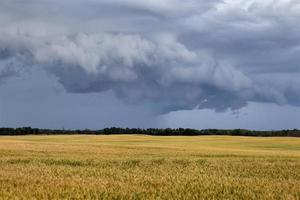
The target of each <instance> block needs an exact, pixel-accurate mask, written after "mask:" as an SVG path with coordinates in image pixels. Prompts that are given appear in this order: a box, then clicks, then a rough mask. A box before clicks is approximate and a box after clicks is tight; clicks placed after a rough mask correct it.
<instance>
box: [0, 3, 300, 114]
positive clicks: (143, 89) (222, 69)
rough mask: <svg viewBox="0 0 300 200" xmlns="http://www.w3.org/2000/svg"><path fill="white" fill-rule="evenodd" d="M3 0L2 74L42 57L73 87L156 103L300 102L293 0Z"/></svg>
mask: <svg viewBox="0 0 300 200" xmlns="http://www.w3.org/2000/svg"><path fill="white" fill-rule="evenodd" d="M0 5H1V6H0V7H1V8H0V11H1V12H0V13H2V14H0V16H1V15H2V16H1V18H0V25H1V27H2V28H1V29H0V60H1V63H0V81H1V80H5V79H7V78H8V77H10V76H13V75H15V74H17V73H24V72H23V71H24V69H25V70H30V68H31V66H38V67H41V68H43V69H45V70H46V71H48V72H49V73H50V74H54V75H55V76H56V77H57V80H58V81H59V82H60V83H61V84H62V85H63V86H64V88H65V89H66V90H67V91H68V92H72V93H91V92H103V91H108V90H111V91H113V92H114V93H115V95H116V96H117V97H119V98H120V99H122V100H124V101H126V102H128V103H145V104H146V105H148V106H151V107H153V108H156V109H157V111H158V112H170V111H174V110H183V109H195V108H199V109H202V108H210V109H214V110H217V111H223V110H226V109H233V110H234V109H239V108H241V107H243V106H245V105H247V102H248V101H256V102H275V103H278V104H291V105H300V66H299V65H300V58H299V56H298V55H299V53H300V28H298V26H297V25H296V24H297V22H298V20H299V19H300V14H299V13H300V4H299V3H297V1H292V0H290V1H288V0H281V1H279V0H278V1H264V2H261V1H258V0H252V1H244V0H231V1H210V2H206V1H194V0H187V1H184V2H180V1H177V0H163V1H147V0H145V1H135V0H126V1H118V0H113V1H101V2H99V1H93V0H87V1H81V0H76V1H64V2H59V1H47V0H45V1H35V0H29V1H28V4H27V6H25V8H23V9H22V8H21V7H20V5H19V4H18V3H11V1H5V0H4V1H3V2H1V3H0ZM30 5H35V7H34V8H32V7H30ZM46 7H48V10H49V12H47V13H45V14H44V13H42V12H39V10H41V9H43V8H46ZM35 9H36V10H35ZM29 11H30V12H29Z"/></svg>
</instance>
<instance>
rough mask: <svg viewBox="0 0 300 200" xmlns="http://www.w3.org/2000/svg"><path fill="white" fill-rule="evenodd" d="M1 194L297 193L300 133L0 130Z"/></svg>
mask: <svg viewBox="0 0 300 200" xmlns="http://www.w3.org/2000/svg"><path fill="white" fill-rule="evenodd" d="M0 198H1V199H300V138H290V137H283V138H281V137H272V138H266V137H239V136H145V135H110V136H95V135H52V136H1V137H0Z"/></svg>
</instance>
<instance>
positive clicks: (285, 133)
mask: <svg viewBox="0 0 300 200" xmlns="http://www.w3.org/2000/svg"><path fill="white" fill-rule="evenodd" d="M78 134H84V135H115V134H142V135H155V136H201V135H232V136H261V137H276V136H277V137H300V130H298V129H293V130H274V131H273V130H272V131H255V130H246V129H230V130H229V129H202V130H197V129H190V128H164V129H161V128H148V129H142V128H119V127H111V128H104V129H101V130H89V129H85V130H64V129H57V130H55V129H38V128H31V127H22V128H0V136H1V135H6V136H9V135H11V136H13V135H78Z"/></svg>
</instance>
